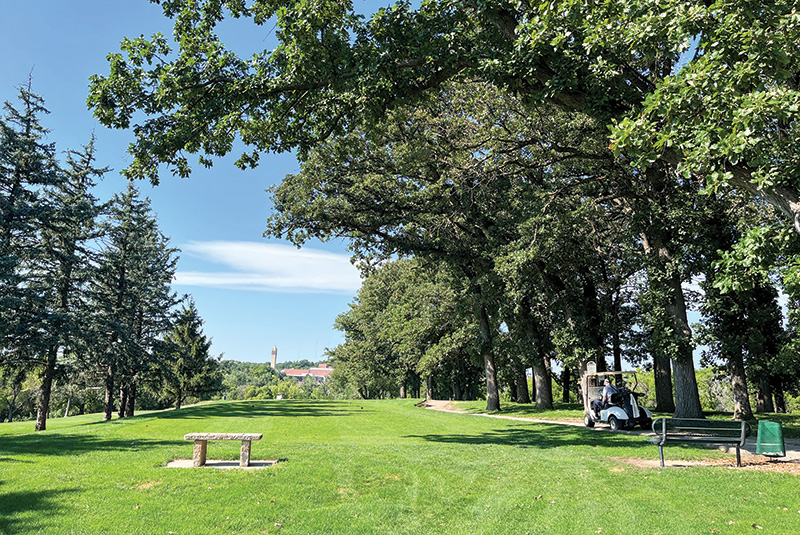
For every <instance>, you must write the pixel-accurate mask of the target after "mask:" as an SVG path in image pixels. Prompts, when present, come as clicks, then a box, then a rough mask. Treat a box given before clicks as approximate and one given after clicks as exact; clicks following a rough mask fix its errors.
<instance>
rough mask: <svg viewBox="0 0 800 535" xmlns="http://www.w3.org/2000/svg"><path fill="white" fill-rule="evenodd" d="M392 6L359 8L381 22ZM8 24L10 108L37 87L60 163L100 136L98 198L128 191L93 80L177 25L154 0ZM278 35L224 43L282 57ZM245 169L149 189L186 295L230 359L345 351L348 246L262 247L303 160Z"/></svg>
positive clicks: (61, 4) (84, 6)
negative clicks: (337, 322) (287, 179)
mask: <svg viewBox="0 0 800 535" xmlns="http://www.w3.org/2000/svg"><path fill="white" fill-rule="evenodd" d="M389 3H391V2H389V1H388V0H387V1H386V2H377V1H370V2H367V1H366V0H356V2H355V5H356V6H357V7H358V8H359V9H362V10H364V11H365V12H371V11H372V10H373V7H375V6H380V5H384V4H389ZM2 7H3V12H2V17H0V100H2V101H11V102H16V96H17V88H18V87H19V86H20V85H22V84H24V83H26V82H27V80H28V76H29V75H31V76H32V80H33V91H34V92H35V93H38V94H39V95H41V96H42V97H44V99H45V101H46V104H47V107H48V109H49V110H50V112H51V114H50V115H48V116H46V117H44V118H43V120H42V122H43V123H44V125H45V126H46V127H47V128H49V129H50V130H51V134H50V137H49V139H48V140H49V141H51V142H55V143H56V145H57V149H58V150H59V151H64V150H67V149H79V148H80V147H81V146H82V145H85V144H86V143H87V141H88V140H89V138H90V136H91V135H92V133H94V134H95V136H96V138H97V139H96V148H97V154H98V164H100V165H104V166H109V167H111V168H112V169H113V171H112V172H111V173H109V174H108V175H106V178H105V179H104V180H103V182H102V183H101V184H100V185H99V186H98V190H97V195H98V197H100V198H101V199H102V200H106V199H108V198H110V197H111V195H112V194H113V193H114V192H117V191H122V190H123V189H124V187H125V180H124V179H123V178H122V177H121V176H120V175H119V171H121V170H122V169H123V168H124V167H125V166H126V165H128V163H129V162H130V157H129V156H128V155H127V153H126V147H127V146H128V144H129V143H130V141H131V140H132V139H133V137H132V134H131V133H130V132H125V131H115V130H109V129H106V128H105V127H103V126H101V125H100V124H99V123H98V122H97V121H96V120H95V119H94V118H93V117H92V115H91V113H90V112H89V111H88V110H87V108H86V97H87V87H88V79H89V77H90V76H91V75H92V74H95V73H100V74H106V73H107V72H108V67H107V62H106V59H105V58H106V56H107V54H109V53H110V52H116V51H118V50H119V42H120V41H121V40H122V38H123V37H136V36H139V35H142V34H144V35H147V36H149V35H151V34H152V33H154V32H156V31H161V32H162V33H164V34H165V35H171V33H172V28H171V24H170V21H169V20H167V19H166V18H164V17H163V16H162V15H161V10H160V8H159V6H157V5H154V4H151V3H150V2H148V1H146V0H126V1H110V0H69V1H64V0H58V1H55V0H24V1H16V2H12V1H5V2H3V6H2ZM271 28H272V27H271V26H270V25H267V26H263V27H257V26H255V25H253V24H251V23H248V22H246V21H244V22H243V21H234V22H231V23H229V24H226V25H225V26H223V28H222V31H221V36H222V40H223V42H226V43H228V44H230V46H231V47H232V48H233V49H234V50H237V51H242V52H245V53H248V55H249V53H252V52H254V51H256V50H264V49H271V48H273V47H274V46H275V41H274V36H273V34H272V31H271ZM234 159H235V158H233V157H231V158H226V159H222V160H220V161H217V163H216V165H215V166H214V167H213V168H211V169H210V170H206V169H202V168H196V169H195V172H194V173H193V174H192V176H191V178H189V179H185V180H184V179H178V178H174V177H172V176H170V175H168V174H165V175H164V176H162V179H161V184H160V185H159V186H157V187H155V188H153V187H151V186H150V185H149V183H145V182H139V187H140V188H141V190H142V192H143V194H144V195H147V196H148V197H149V198H150V199H151V202H152V206H153V208H154V210H155V212H156V213H157V215H158V220H159V225H160V228H161V230H162V232H164V234H166V235H167V236H169V237H170V238H171V243H172V245H173V246H176V247H178V248H180V249H181V250H182V253H181V255H180V262H179V264H178V274H177V277H176V283H175V290H176V291H177V292H179V293H181V294H183V293H188V294H191V295H192V296H193V298H194V299H195V301H196V303H197V307H198V309H199V311H200V314H201V315H202V317H203V319H204V320H205V332H206V334H207V335H208V336H210V337H211V338H212V339H213V346H212V351H213V352H214V353H215V354H219V353H224V356H225V358H226V359H234V360H243V361H251V362H267V361H268V360H269V355H270V352H271V349H272V346H273V345H277V346H278V360H279V361H288V360H298V359H304V358H305V359H310V360H319V359H320V358H321V357H322V353H323V351H324V349H325V348H326V347H333V346H335V345H337V344H338V343H340V342H341V341H342V335H341V333H339V332H338V331H336V330H335V329H334V328H333V321H334V319H335V318H336V316H337V315H338V314H340V313H341V312H344V311H345V310H347V305H348V303H350V302H351V301H352V299H353V297H354V296H355V295H356V292H357V290H358V287H359V285H360V279H359V276H358V272H357V270H356V269H355V268H354V267H353V266H352V265H351V264H350V262H349V255H348V254H347V252H346V247H345V244H343V243H341V242H339V243H326V244H320V243H313V244H309V246H307V247H304V248H303V249H301V250H298V249H296V248H295V247H293V246H291V245H290V244H288V243H283V242H280V241H277V240H267V239H265V238H263V237H262V233H263V231H264V228H265V222H266V219H267V217H268V215H269V212H270V210H271V208H272V206H271V202H270V200H269V196H268V195H267V193H266V192H265V189H266V188H268V187H269V186H271V185H273V184H275V183H278V182H280V181H281V180H282V179H283V177H284V176H285V175H286V174H288V173H293V172H296V171H297V170H298V164H297V161H296V160H295V158H294V157H293V156H292V155H288V154H283V155H267V156H264V157H263V158H262V164H261V166H260V167H259V168H257V169H255V170H249V171H240V170H238V169H237V168H236V167H234V166H233V164H232V162H233V160H234Z"/></svg>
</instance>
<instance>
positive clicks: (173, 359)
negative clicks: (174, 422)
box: [162, 300, 222, 409]
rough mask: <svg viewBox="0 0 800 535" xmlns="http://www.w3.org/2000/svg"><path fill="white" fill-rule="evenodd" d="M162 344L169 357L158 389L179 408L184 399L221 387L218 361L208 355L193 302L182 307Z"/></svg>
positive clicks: (208, 345)
mask: <svg viewBox="0 0 800 535" xmlns="http://www.w3.org/2000/svg"><path fill="white" fill-rule="evenodd" d="M164 341H165V342H166V344H165V346H166V349H167V351H169V357H168V359H167V362H166V363H165V366H164V374H163V376H162V389H163V391H162V392H163V394H164V395H165V396H168V397H170V398H171V399H172V400H173V402H174V403H175V408H176V409H180V408H181V404H182V403H183V401H184V400H185V399H186V398H187V397H201V396H203V395H206V394H209V393H212V392H216V391H218V390H220V388H221V382H222V375H221V373H220V371H219V365H218V363H219V360H220V359H217V358H214V357H213V356H211V354H210V353H209V349H210V348H211V340H210V339H209V338H207V337H206V335H205V334H203V320H202V319H201V318H200V314H199V313H198V312H197V307H196V306H195V304H194V301H192V300H190V301H189V304H188V306H187V305H184V306H183V308H182V310H181V311H180V312H179V313H178V317H177V318H176V319H175V322H174V325H173V327H172V329H170V330H169V332H167V334H166V336H165V338H164Z"/></svg>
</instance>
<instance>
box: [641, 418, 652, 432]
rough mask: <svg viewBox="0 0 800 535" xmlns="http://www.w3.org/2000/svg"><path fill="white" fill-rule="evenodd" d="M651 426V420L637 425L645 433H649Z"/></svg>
mask: <svg viewBox="0 0 800 535" xmlns="http://www.w3.org/2000/svg"><path fill="white" fill-rule="evenodd" d="M652 426H653V420H650V421H644V422H640V423H639V427H641V428H642V429H644V430H645V431H649V430H650V428H651V427H652Z"/></svg>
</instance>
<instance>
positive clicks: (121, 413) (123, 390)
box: [117, 380, 128, 418]
mask: <svg viewBox="0 0 800 535" xmlns="http://www.w3.org/2000/svg"><path fill="white" fill-rule="evenodd" d="M127 403H128V385H127V383H125V382H123V381H122V380H120V383H119V407H118V409H117V417H118V418H124V417H125V405H127Z"/></svg>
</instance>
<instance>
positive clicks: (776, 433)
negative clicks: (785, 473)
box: [756, 420, 786, 457]
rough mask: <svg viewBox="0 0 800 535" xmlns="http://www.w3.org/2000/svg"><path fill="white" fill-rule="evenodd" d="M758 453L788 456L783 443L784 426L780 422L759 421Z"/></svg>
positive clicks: (771, 455)
mask: <svg viewBox="0 0 800 535" xmlns="http://www.w3.org/2000/svg"><path fill="white" fill-rule="evenodd" d="M756 453H758V454H760V455H766V456H768V457H786V446H785V445H784V444H783V428H782V427H781V423H780V422H770V421H769V420H761V421H759V422H758V441H757V442H756Z"/></svg>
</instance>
